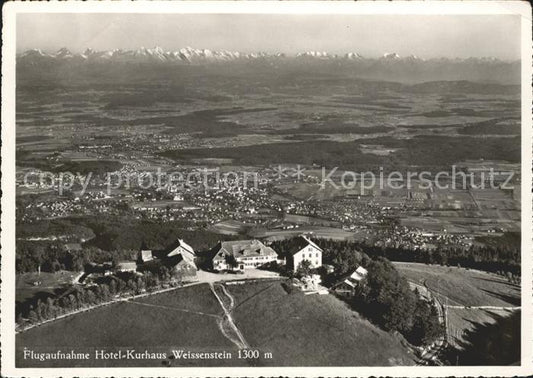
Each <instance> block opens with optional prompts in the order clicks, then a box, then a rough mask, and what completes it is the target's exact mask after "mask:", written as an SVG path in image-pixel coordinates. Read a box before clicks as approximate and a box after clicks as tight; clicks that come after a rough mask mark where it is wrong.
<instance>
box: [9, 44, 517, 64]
mask: <svg viewBox="0 0 533 378" xmlns="http://www.w3.org/2000/svg"><path fill="white" fill-rule="evenodd" d="M158 48H159V49H160V50H162V51H163V52H164V53H172V52H178V51H181V50H195V51H211V52H229V53H239V54H244V55H251V54H266V55H270V56H275V55H284V56H286V57H298V56H301V55H302V54H309V53H317V54H322V55H317V56H316V57H331V58H334V57H346V55H349V54H357V55H358V57H360V58H363V59H379V58H385V57H386V56H388V55H396V56H397V59H405V58H418V59H420V60H435V59H450V60H468V59H492V60H499V61H501V62H518V61H521V57H518V58H498V57H495V56H487V55H483V56H472V55H469V56H444V55H440V56H431V57H428V56H421V55H418V54H413V53H410V54H408V55H402V54H399V53H397V52H395V51H385V52H383V53H382V54H381V55H363V54H361V53H359V52H358V51H357V50H351V51H345V52H338V53H330V52H329V51H327V50H313V49H309V50H305V51H298V52H291V53H287V52H285V51H275V52H271V51H261V50H256V51H250V52H246V51H240V50H230V49H209V48H195V47H192V46H189V45H188V46H184V47H180V48H177V49H166V48H163V47H162V46H160V45H155V46H153V47H145V46H140V47H138V48H117V47H115V48H108V49H95V48H92V47H86V48H84V49H75V48H69V47H66V46H62V47H59V48H39V47H29V48H17V50H16V54H17V55H20V54H23V53H25V52H28V51H41V52H43V53H46V54H49V55H53V54H56V53H58V52H60V51H62V50H68V51H69V52H70V53H72V54H79V55H82V54H83V53H84V52H86V51H87V50H92V51H94V52H96V53H98V52H107V51H124V52H128V51H138V50H142V49H145V50H156V49H158Z"/></svg>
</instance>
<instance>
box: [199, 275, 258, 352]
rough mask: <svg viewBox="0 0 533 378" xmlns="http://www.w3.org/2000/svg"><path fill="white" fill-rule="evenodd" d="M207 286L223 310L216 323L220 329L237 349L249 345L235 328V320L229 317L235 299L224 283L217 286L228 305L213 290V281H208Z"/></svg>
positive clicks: (246, 347)
mask: <svg viewBox="0 0 533 378" xmlns="http://www.w3.org/2000/svg"><path fill="white" fill-rule="evenodd" d="M209 287H210V288H211V291H212V292H213V295H214V296H215V297H216V299H217V300H218V303H220V306H221V307H222V309H223V310H224V316H223V317H222V318H221V319H220V321H219V323H218V325H219V328H220V331H221V332H222V333H223V334H224V336H226V337H227V338H228V339H229V340H231V342H233V343H234V344H235V345H237V347H239V349H248V348H249V345H248V343H247V342H246V340H245V339H244V336H243V335H242V333H241V331H240V330H239V329H238V328H237V326H236V325H235V322H234V321H233V318H232V317H231V310H232V309H233V307H234V306H235V299H234V298H233V297H232V296H231V294H230V293H229V292H228V291H227V290H226V288H225V287H224V285H217V287H220V288H221V289H222V292H223V293H224V295H225V296H226V297H228V299H229V300H230V304H229V306H228V307H226V305H225V304H224V301H223V300H222V298H220V296H219V295H218V293H217V292H216V290H215V285H214V284H213V283H209Z"/></svg>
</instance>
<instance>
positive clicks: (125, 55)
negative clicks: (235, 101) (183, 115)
mask: <svg viewBox="0 0 533 378" xmlns="http://www.w3.org/2000/svg"><path fill="white" fill-rule="evenodd" d="M277 58H280V59H281V58H286V59H290V58H293V59H302V60H303V59H305V60H321V61H324V60H325V61H327V60H333V61H378V62H426V61H427V62H432V61H437V62H438V61H441V62H442V61H450V62H463V61H464V62H479V63H505V62H502V61H500V60H498V59H496V58H467V59H457V58H456V59H448V58H433V59H428V60H425V59H422V58H419V57H417V56H416V55H409V56H406V57H401V56H400V55H398V54H397V53H395V52H391V53H385V54H383V56H381V57H380V58H365V57H363V56H362V55H361V54H359V53H357V52H348V53H346V54H344V55H338V54H330V53H328V52H325V51H306V52H301V53H298V54H296V55H293V56H288V55H286V54H283V53H276V54H272V53H266V52H257V53H241V52H237V51H227V50H221V51H213V50H208V49H195V48H192V47H185V48H182V49H179V50H176V51H168V50H164V49H162V48H161V47H159V46H156V47H154V48H145V47H141V48H139V49H137V50H122V49H115V50H104V51H95V50H93V49H90V48H88V49H86V50H85V51H84V52H83V53H72V52H71V51H69V50H68V49H67V48H61V49H59V50H58V51H56V52H55V53H47V52H43V51H42V50H40V49H31V50H27V51H25V52H23V53H21V54H19V55H18V56H17V59H18V62H19V63H21V64H24V63H28V64H33V63H39V62H41V61H73V62H76V61H77V62H80V63H81V62H98V61H101V62H105V61H117V62H161V63H185V64H194V63H216V62H231V61H253V60H258V59H263V60H265V59H277Z"/></svg>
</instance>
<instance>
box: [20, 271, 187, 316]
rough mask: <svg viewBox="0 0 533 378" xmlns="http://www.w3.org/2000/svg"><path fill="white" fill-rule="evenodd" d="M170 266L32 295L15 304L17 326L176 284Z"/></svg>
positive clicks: (121, 274) (177, 282)
mask: <svg viewBox="0 0 533 378" xmlns="http://www.w3.org/2000/svg"><path fill="white" fill-rule="evenodd" d="M175 278H176V277H175V275H173V273H172V269H170V268H168V267H166V266H163V265H161V266H160V267H158V269H157V270H156V271H154V272H150V271H146V272H144V274H143V275H137V274H134V273H127V272H125V273H118V274H117V275H114V276H106V277H101V278H100V279H98V280H97V282H96V283H95V285H91V286H85V287H82V286H71V287H68V288H65V289H59V290H58V291H57V292H56V293H55V294H50V295H47V296H40V297H32V298H30V299H28V300H26V301H25V302H23V303H17V305H16V307H15V314H16V322H17V323H18V324H19V325H24V324H28V323H29V324H38V323H41V322H43V321H46V320H50V319H54V318H57V317H58V316H61V315H64V314H68V313H71V312H74V311H77V310H81V309H84V308H90V307H93V306H96V305H99V304H101V303H105V302H108V301H110V300H112V299H113V298H114V297H115V296H117V295H119V296H124V295H137V294H141V293H144V292H147V291H148V292H150V291H155V290H157V289H159V288H161V287H162V286H163V285H165V284H166V285H179V284H180V282H179V280H176V279H175Z"/></svg>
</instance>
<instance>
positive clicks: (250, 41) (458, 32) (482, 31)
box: [17, 13, 520, 59]
mask: <svg viewBox="0 0 533 378" xmlns="http://www.w3.org/2000/svg"><path fill="white" fill-rule="evenodd" d="M519 33H520V19H519V17H518V16H503V15H495V16H493V15H485V16H449V15H446V16H444V15H443V16H438V15H435V16H428V15H423V16H414V15H413V16H392V15H371V16H369V15H245V14H239V15H224V14H219V15H206V14H196V15H194V14H186V15H184V14H181V15H180V14H170V15H169V14H109V13H106V14H94V13H93V14H64V13H63V14H58V13H55V14H54V13H48V14H19V15H18V16H17V50H18V51H22V50H26V49H29V48H41V49H43V50H47V51H55V50H57V49H59V48H61V47H67V48H69V49H71V50H72V51H76V52H81V51H83V50H84V49H85V48H87V47H91V48H93V49H95V50H104V49H114V48H122V49H135V48H139V47H141V46H144V47H154V46H156V45H157V46H161V47H162V48H164V49H166V50H175V49H178V48H181V47H185V46H191V47H194V48H208V49H212V50H222V49H225V50H232V51H242V52H254V51H266V52H285V53H287V54H295V53H297V52H302V51H309V50H318V51H328V52H330V53H335V54H343V53H346V52H358V53H360V54H362V55H364V56H367V57H375V56H379V55H382V54H383V53H385V52H396V53H398V54H400V55H410V54H415V55H418V56H420V57H424V58H431V57H443V56H445V57H470V56H472V57H480V56H494V57H497V58H500V59H519V58H520V38H519V35H520V34H519Z"/></svg>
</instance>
